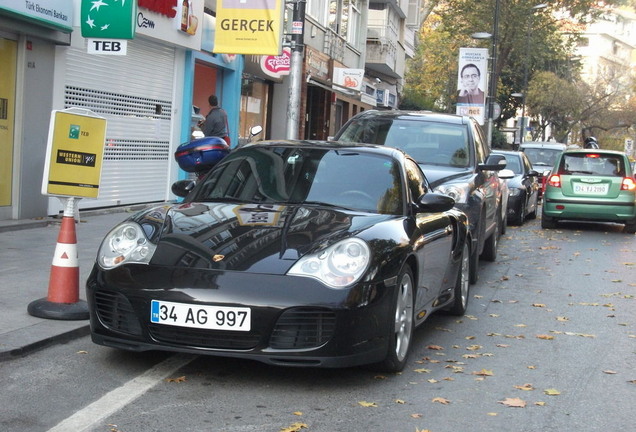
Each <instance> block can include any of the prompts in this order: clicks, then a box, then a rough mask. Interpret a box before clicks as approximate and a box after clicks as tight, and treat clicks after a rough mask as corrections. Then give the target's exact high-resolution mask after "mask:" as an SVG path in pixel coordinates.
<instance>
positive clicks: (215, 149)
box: [174, 137, 230, 173]
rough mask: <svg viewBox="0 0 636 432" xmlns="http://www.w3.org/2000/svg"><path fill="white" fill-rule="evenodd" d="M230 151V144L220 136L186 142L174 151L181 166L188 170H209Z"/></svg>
mask: <svg viewBox="0 0 636 432" xmlns="http://www.w3.org/2000/svg"><path fill="white" fill-rule="evenodd" d="M229 152H230V146H228V145H227V143H226V142H225V140H224V139H222V138H219V137H204V138H198V139H195V140H192V141H190V142H186V143H183V144H181V145H180V146H179V147H177V151H175V152H174V158H175V159H176V161H177V163H178V164H179V167H180V168H181V169H182V170H184V171H186V172H191V173H194V172H202V171H207V170H209V169H210V168H212V167H213V166H214V165H216V164H217V163H218V162H219V161H220V160H221V159H223V158H224V157H225V156H227V154H228V153H229Z"/></svg>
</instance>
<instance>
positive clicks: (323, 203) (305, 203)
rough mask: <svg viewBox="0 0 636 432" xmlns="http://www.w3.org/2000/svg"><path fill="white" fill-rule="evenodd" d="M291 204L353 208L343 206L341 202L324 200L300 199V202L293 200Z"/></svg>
mask: <svg viewBox="0 0 636 432" xmlns="http://www.w3.org/2000/svg"><path fill="white" fill-rule="evenodd" d="M292 204H297V205H315V206H322V207H331V208H341V209H345V210H355V209H353V208H351V207H345V206H343V205H341V204H333V203H328V202H324V201H302V202H295V203H292Z"/></svg>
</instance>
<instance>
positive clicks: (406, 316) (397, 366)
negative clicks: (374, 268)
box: [380, 266, 415, 372]
mask: <svg viewBox="0 0 636 432" xmlns="http://www.w3.org/2000/svg"><path fill="white" fill-rule="evenodd" d="M396 291H397V292H396V295H395V308H394V320H393V326H392V329H391V335H390V339H389V348H388V351H387V355H386V358H385V359H384V361H383V362H382V363H381V365H380V366H381V368H382V369H383V370H385V371H387V372H399V371H401V370H402V369H404V366H406V360H407V357H408V354H409V350H410V348H411V341H412V340H413V330H414V328H415V324H414V320H413V299H414V286H413V272H412V271H411V269H410V268H409V267H408V266H405V267H404V268H403V269H402V271H401V272H400V276H399V278H398V285H397V289H396Z"/></svg>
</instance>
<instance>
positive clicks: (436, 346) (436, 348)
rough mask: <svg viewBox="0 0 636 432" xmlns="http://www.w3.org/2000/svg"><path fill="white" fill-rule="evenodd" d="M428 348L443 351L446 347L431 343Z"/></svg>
mask: <svg viewBox="0 0 636 432" xmlns="http://www.w3.org/2000/svg"><path fill="white" fill-rule="evenodd" d="M426 348H428V349H430V350H434V351H441V350H443V349H444V347H441V346H439V345H429V346H427V347H426Z"/></svg>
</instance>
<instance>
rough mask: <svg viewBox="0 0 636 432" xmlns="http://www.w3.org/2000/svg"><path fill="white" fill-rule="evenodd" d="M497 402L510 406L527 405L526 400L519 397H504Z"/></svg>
mask: <svg viewBox="0 0 636 432" xmlns="http://www.w3.org/2000/svg"><path fill="white" fill-rule="evenodd" d="M499 403H500V404H503V405H506V406H508V407H511V408H525V407H526V405H527V404H526V401H524V400H522V399H519V398H506V399H504V400H502V401H499Z"/></svg>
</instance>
